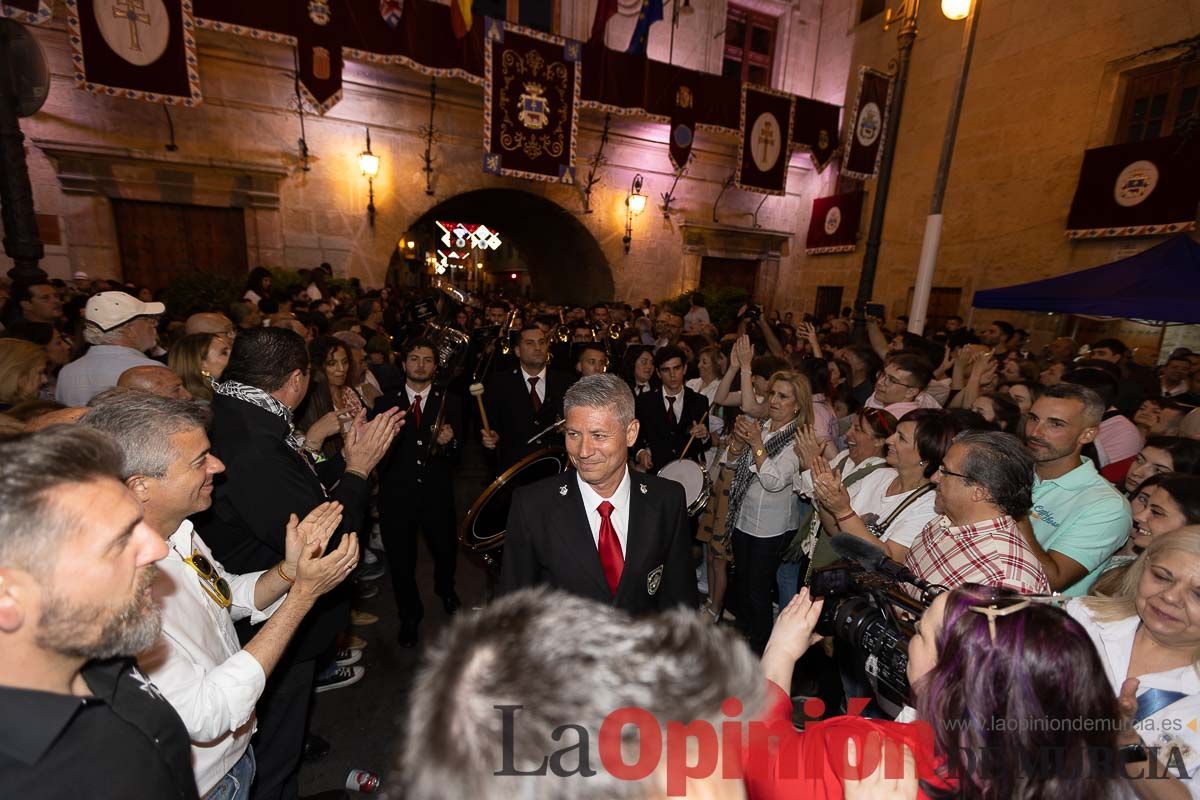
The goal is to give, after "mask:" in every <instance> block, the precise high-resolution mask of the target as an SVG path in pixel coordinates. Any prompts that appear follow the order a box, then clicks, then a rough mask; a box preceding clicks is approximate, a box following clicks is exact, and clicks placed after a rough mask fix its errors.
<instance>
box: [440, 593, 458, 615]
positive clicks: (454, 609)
mask: <svg viewBox="0 0 1200 800" xmlns="http://www.w3.org/2000/svg"><path fill="white" fill-rule="evenodd" d="M442 608H444V609H445V610H446V615H447V616H451V617H453V616H454V615H455V614H456V613H458V610H459V609H460V608H462V600H459V599H458V593H457V592H451V593H450V594H448V595H446V596H445V597H443V598H442Z"/></svg>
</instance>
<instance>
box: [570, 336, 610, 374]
mask: <svg viewBox="0 0 1200 800" xmlns="http://www.w3.org/2000/svg"><path fill="white" fill-rule="evenodd" d="M574 350H575V371H576V372H577V373H579V377H581V378H586V377H587V376H588V375H599V374H601V373H603V372H607V371H608V353H606V352H604V345H602V344H600V343H598V342H585V343H583V344H577V345H575V347H574Z"/></svg>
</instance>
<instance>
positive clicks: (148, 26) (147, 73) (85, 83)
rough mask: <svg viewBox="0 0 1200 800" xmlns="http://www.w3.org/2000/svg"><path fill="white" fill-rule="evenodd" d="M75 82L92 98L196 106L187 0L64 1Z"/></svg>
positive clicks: (197, 91)
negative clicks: (138, 0)
mask: <svg viewBox="0 0 1200 800" xmlns="http://www.w3.org/2000/svg"><path fill="white" fill-rule="evenodd" d="M67 27H68V28H69V29H70V32H71V33H70V39H71V49H72V51H73V54H72V59H71V60H72V61H73V62H74V66H75V83H76V84H77V85H78V86H79V87H80V88H81V89H84V90H86V91H88V92H91V93H92V94H96V95H104V96H108V97H126V98H129V99H132V100H145V101H147V102H151V103H166V104H169V105H184V106H197V105H200V102H201V96H200V74H199V72H198V71H197V69H196V36H195V29H196V23H195V20H193V19H192V3H191V0H160V2H155V3H133V2H130V0H67Z"/></svg>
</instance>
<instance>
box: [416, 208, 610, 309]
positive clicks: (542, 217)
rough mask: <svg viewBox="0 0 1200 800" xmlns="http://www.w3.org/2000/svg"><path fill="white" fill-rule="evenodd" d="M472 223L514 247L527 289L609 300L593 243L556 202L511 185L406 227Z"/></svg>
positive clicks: (560, 299)
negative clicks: (441, 222)
mask: <svg viewBox="0 0 1200 800" xmlns="http://www.w3.org/2000/svg"><path fill="white" fill-rule="evenodd" d="M439 219H441V220H453V221H456V222H476V223H482V224H484V225H487V226H488V227H489V228H493V229H495V230H496V231H498V232H499V234H500V236H501V237H503V238H504V239H506V240H507V241H509V242H511V243H512V244H513V245H514V247H515V248H516V249H517V250H518V251H519V252H520V254H521V256H522V257H523V259H524V261H525V262H526V266H527V268H528V270H529V276H530V282H531V285H532V293H533V295H534V297H536V298H537V299H539V300H545V301H547V302H551V303H568V302H579V303H587V302H594V301H598V300H611V299H613V276H612V270H611V269H610V268H609V266H608V260H607V259H606V258H605V257H604V252H603V251H602V250H601V249H600V245H599V243H597V242H596V239H595V238H594V237H593V236H592V234H591V233H590V232H589V231H588V229H587V228H586V227H584V225H583V223H581V222H580V221H579V220H578V219H576V218H575V217H574V216H572V215H571V214H570V212H568V211H566V210H564V209H563V208H562V207H561V206H559V205H557V204H556V203H554V202H552V201H550V200H547V199H546V198H544V197H541V196H539V195H536V194H531V193H529V192H523V191H520V190H517V189H477V190H475V191H470V192H464V193H463V194H460V195H455V196H454V197H451V198H449V199H447V200H443V201H442V202H440V203H438V204H437V205H435V206H434V207H433V208H431V209H429V210H428V211H426V212H425V213H424V214H422V215H421V217H420V218H419V219H418V220H417V221H416V222H415V223H413V225H412V227H411V228H410V229H409V230H411V231H426V230H429V231H433V230H434V229H435V228H434V221H435V220H439Z"/></svg>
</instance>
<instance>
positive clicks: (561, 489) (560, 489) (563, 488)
mask: <svg viewBox="0 0 1200 800" xmlns="http://www.w3.org/2000/svg"><path fill="white" fill-rule="evenodd" d="M558 493H559V494H560V495H561V496H563V497H566V496H567V485H566V484H565V483H564V484H563V485H562V486H560V487H558Z"/></svg>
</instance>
